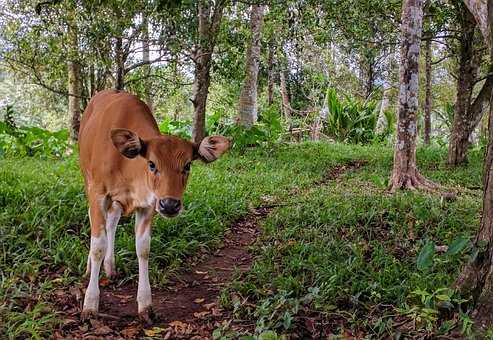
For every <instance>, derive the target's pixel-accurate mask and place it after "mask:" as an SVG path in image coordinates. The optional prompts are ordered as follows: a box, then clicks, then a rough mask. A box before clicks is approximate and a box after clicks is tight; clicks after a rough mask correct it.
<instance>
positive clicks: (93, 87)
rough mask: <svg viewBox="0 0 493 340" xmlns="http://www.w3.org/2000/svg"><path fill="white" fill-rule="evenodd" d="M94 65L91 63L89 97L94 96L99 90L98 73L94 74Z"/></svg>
mask: <svg viewBox="0 0 493 340" xmlns="http://www.w3.org/2000/svg"><path fill="white" fill-rule="evenodd" d="M94 72H95V70H94V65H93V64H92V63H91V64H90V65H89V97H92V96H93V95H94V94H95V93H96V90H97V84H96V75H95V74H94Z"/></svg>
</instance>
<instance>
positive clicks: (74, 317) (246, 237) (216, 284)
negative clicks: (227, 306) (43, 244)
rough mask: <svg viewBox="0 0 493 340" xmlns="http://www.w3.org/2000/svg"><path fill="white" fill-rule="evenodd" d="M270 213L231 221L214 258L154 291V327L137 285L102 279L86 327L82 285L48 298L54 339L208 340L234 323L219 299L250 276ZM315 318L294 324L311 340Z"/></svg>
mask: <svg viewBox="0 0 493 340" xmlns="http://www.w3.org/2000/svg"><path fill="white" fill-rule="evenodd" d="M365 163H366V161H360V160H357V161H349V162H348V163H346V164H343V165H338V166H335V167H333V168H330V169H329V170H328V171H327V173H326V174H325V175H324V177H323V178H322V179H321V180H319V181H317V182H315V183H314V185H324V184H327V183H328V182H329V181H332V180H335V179H337V178H338V177H340V176H341V175H342V174H343V173H345V172H347V171H351V170H356V169H358V168H360V167H361V166H363V165H364V164H365ZM274 207H275V205H269V206H261V207H258V208H256V209H254V210H252V211H251V212H250V213H248V214H247V215H246V216H244V217H241V218H239V219H238V220H236V221H234V222H233V223H232V224H231V225H230V228H229V229H228V231H227V232H226V233H225V236H224V243H223V245H222V247H221V248H219V249H218V250H216V252H215V253H213V254H204V255H203V256H202V258H201V260H200V262H198V263H196V264H193V263H192V264H191V266H190V270H188V271H186V272H183V273H181V274H179V275H177V276H176V277H175V278H173V279H172V280H171V282H169V284H168V286H167V287H166V288H158V287H153V288H152V298H153V312H154V317H153V324H152V325H145V324H143V323H142V322H141V321H140V320H139V319H138V317H137V315H138V313H137V303H136V295H137V286H136V283H127V284H124V285H121V286H116V285H114V284H112V283H110V282H109V281H108V280H107V279H105V278H103V279H101V280H100V286H101V298H100V310H99V315H98V318H97V319H90V320H88V321H85V322H82V321H81V319H80V312H81V306H82V301H83V297H84V287H85V285H84V286H80V287H73V288H70V289H65V290H57V291H55V292H54V293H53V297H52V298H53V300H54V301H56V303H55V305H56V307H57V310H58V313H59V317H60V318H61V319H62V320H63V321H62V324H61V325H60V326H59V328H58V329H57V330H56V331H55V334H54V338H55V339H135V338H141V337H143V336H147V337H152V336H155V337H158V338H162V339H195V340H198V339H210V338H211V334H212V332H213V331H214V329H216V328H218V327H220V326H222V325H230V322H231V321H232V320H233V319H234V318H233V317H232V315H231V314H230V312H228V311H225V310H222V309H221V308H220V305H219V303H218V297H219V294H220V292H221V290H222V289H223V288H224V287H225V286H227V284H228V283H229V282H230V281H231V279H232V278H233V275H234V274H235V273H238V272H240V273H242V272H247V271H249V270H250V268H251V265H252V263H253V256H252V255H251V254H250V253H249V251H248V249H249V246H250V245H252V244H253V243H254V242H255V240H256V238H257V236H258V235H259V233H260V230H259V222H260V221H261V220H262V219H264V218H265V217H266V216H267V215H268V214H269V213H270V211H271V210H272V209H273V208H274ZM318 318H319V317H307V315H305V316H302V317H301V318H300V319H299V320H296V321H297V322H296V323H297V324H298V326H301V327H300V328H302V329H303V332H302V333H305V334H306V335H308V334H312V335H313V334H314V333H315V329H316V328H319V327H320V326H321V325H323V322H322V323H321V322H320V321H319V320H317V319H318ZM302 319H303V320H302ZM315 320H317V321H318V322H316V321H315ZM326 321H327V320H326ZM233 323H234V324H235V325H236V326H237V327H240V328H242V329H243V330H250V331H251V330H253V327H254V325H252V324H248V323H245V322H242V321H241V320H233ZM315 325H316V326H315ZM317 326H318V327H317ZM302 329H299V331H302ZM319 332H320V330H319V329H317V331H316V333H318V334H321V333H319Z"/></svg>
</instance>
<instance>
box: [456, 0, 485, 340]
mask: <svg viewBox="0 0 493 340" xmlns="http://www.w3.org/2000/svg"><path fill="white" fill-rule="evenodd" d="M488 19H489V20H490V22H492V21H493V0H489V1H488ZM490 30H491V32H490V37H492V38H493V25H491V26H490ZM490 46H493V41H492V42H491V45H490ZM490 62H491V64H493V48H491V49H490ZM489 113H490V115H489V124H488V134H489V141H488V147H487V150H486V158H485V161H484V176H483V185H484V192H483V213H482V216H481V225H480V228H479V232H478V234H477V235H476V239H475V241H474V246H475V248H476V249H477V251H478V254H477V255H476V256H475V257H474V258H472V259H471V261H470V262H469V263H468V264H467V265H466V266H465V267H464V269H463V270H462V272H461V274H460V275H459V277H458V278H457V280H456V282H455V286H456V288H458V289H459V290H460V291H461V292H462V293H463V294H467V295H472V296H473V302H474V303H475V304H476V308H475V310H474V311H473V313H472V316H473V318H474V320H475V321H476V323H475V324H476V328H477V330H478V331H480V332H483V331H486V330H487V329H488V328H490V327H491V326H493V93H492V94H491V96H490V112H489Z"/></svg>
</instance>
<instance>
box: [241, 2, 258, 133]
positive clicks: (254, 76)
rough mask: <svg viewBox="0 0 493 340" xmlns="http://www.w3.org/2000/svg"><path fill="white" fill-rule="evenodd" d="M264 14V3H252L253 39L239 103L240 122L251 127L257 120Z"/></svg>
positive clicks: (247, 58)
mask: <svg viewBox="0 0 493 340" xmlns="http://www.w3.org/2000/svg"><path fill="white" fill-rule="evenodd" d="M263 16H264V6H263V5H252V11H251V14H250V30H251V40H250V43H249V46H248V48H247V52H246V67H245V68H246V74H245V80H244V82H243V87H242V89H241V93H240V100H239V105H238V108H239V109H238V111H239V118H240V119H239V123H240V125H243V126H245V127H250V126H252V125H253V124H255V123H256V122H257V118H258V112H257V80H258V69H259V61H260V38H261V32H262V21H263Z"/></svg>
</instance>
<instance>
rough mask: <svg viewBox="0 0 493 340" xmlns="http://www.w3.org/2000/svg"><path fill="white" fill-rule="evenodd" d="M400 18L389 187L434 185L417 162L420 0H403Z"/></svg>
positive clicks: (394, 189) (415, 187) (391, 188)
mask: <svg viewBox="0 0 493 340" xmlns="http://www.w3.org/2000/svg"><path fill="white" fill-rule="evenodd" d="M402 6H403V8H402V20H401V56H400V87H399V88H400V90H399V114H398V122H397V142H396V144H395V152H394V168H393V171H392V177H391V179H390V190H391V191H392V192H394V191H396V190H398V189H417V188H425V189H435V188H436V187H437V185H436V184H434V183H433V182H431V181H429V180H427V179H426V178H424V177H423V176H422V175H421V174H420V173H419V171H418V169H417V166H416V137H417V129H416V113H417V110H418V86H419V77H418V71H419V52H420V41H421V29H422V22H423V0H405V1H404V3H403V5H402Z"/></svg>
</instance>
